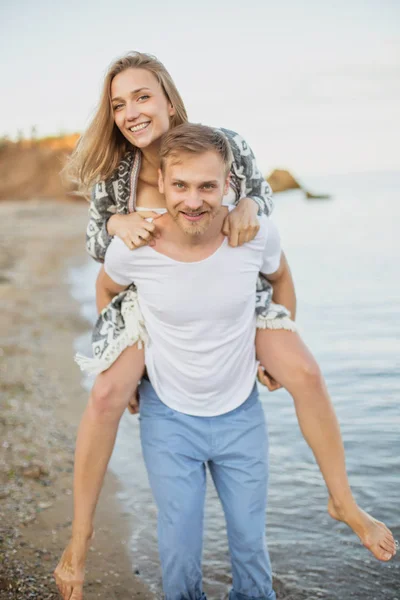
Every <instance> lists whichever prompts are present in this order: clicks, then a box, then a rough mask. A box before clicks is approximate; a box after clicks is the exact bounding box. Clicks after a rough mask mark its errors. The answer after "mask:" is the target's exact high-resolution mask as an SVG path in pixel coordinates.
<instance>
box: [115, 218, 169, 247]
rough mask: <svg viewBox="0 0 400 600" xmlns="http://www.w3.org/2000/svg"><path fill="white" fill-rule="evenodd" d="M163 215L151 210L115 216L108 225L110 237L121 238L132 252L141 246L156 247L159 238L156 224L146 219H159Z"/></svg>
mask: <svg viewBox="0 0 400 600" xmlns="http://www.w3.org/2000/svg"><path fill="white" fill-rule="evenodd" d="M161 216H162V215H160V214H158V213H155V212H152V211H151V210H149V211H148V212H147V211H140V212H136V211H135V212H133V213H130V214H129V215H113V216H112V217H110V219H109V220H108V223H107V231H108V233H109V234H110V235H116V236H117V237H119V238H120V239H121V240H122V241H123V242H124V244H126V246H128V248H129V249H130V250H135V248H140V246H146V245H147V244H148V245H149V246H153V245H154V240H155V238H157V237H158V234H157V228H156V226H155V225H154V223H150V222H149V221H146V220H145V219H148V218H151V219H153V220H155V219H158V218H159V217H161Z"/></svg>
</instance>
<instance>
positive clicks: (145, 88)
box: [111, 87, 151, 102]
mask: <svg viewBox="0 0 400 600" xmlns="http://www.w3.org/2000/svg"><path fill="white" fill-rule="evenodd" d="M143 90H148V91H149V92H150V91H151V90H150V88H147V87H141V88H138V89H137V90H132V91H131V92H130V95H131V96H134V95H135V94H138V93H139V92H143ZM116 100H123V98H120V97H119V96H116V97H115V98H111V101H112V102H115V101H116Z"/></svg>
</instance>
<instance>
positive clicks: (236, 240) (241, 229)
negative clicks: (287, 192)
mask: <svg viewBox="0 0 400 600" xmlns="http://www.w3.org/2000/svg"><path fill="white" fill-rule="evenodd" d="M257 213H258V205H257V203H256V202H255V201H254V200H252V199H251V198H242V199H241V200H240V201H239V204H238V205H237V207H236V208H234V209H233V210H232V211H231V212H230V213H229V214H228V216H227V217H226V219H225V221H224V225H223V227H222V233H223V234H224V235H227V236H228V237H229V245H230V246H233V247H235V248H236V246H242V245H243V244H245V243H246V242H251V240H254V238H255V237H256V235H257V233H258V230H259V229H260V223H259V220H258V218H257Z"/></svg>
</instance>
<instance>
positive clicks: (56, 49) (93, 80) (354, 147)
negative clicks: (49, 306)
mask: <svg viewBox="0 0 400 600" xmlns="http://www.w3.org/2000/svg"><path fill="white" fill-rule="evenodd" d="M130 50H140V51H143V52H149V53H151V54H155V55H156V56H157V57H158V58H159V59H160V60H161V61H162V62H163V63H164V64H165V66H166V67H167V69H168V70H169V71H170V73H171V75H172V77H173V79H174V81H175V83H176V84H177V86H178V89H179V90H180V92H181V95H182V97H183V99H184V101H185V104H186V107H187V110H188V114H189V118H190V120H191V121H193V122H197V123H199V122H201V123H204V124H206V125H213V126H221V127H226V128H228V129H232V130H234V131H237V132H239V133H240V134H241V135H242V136H243V137H244V138H245V139H246V140H247V141H248V143H249V144H250V145H251V147H252V148H253V151H254V152H255V154H256V157H257V162H258V165H259V167H260V169H261V170H262V172H263V173H265V174H267V173H268V172H269V171H270V170H271V169H272V168H276V167H282V168H289V169H290V170H291V171H292V172H294V173H295V174H297V175H299V176H300V175H303V174H304V175H306V174H310V175H311V174H328V173H345V172H355V171H357V172H359V171H381V170H400V152H399V150H398V146H399V140H400V108H399V107H400V1H399V0H336V1H335V2H327V0H303V1H302V2H300V1H299V0H275V1H271V0H241V1H239V0H230V1H228V0H201V2H192V1H191V0H169V1H167V0H153V1H151V0H146V1H144V0H141V1H136V0H130V1H128V0H113V1H112V2H105V1H103V0H96V1H94V0H86V1H85V2H82V1H81V0H79V1H78V0H68V2H66V1H64V2H61V1H59V0H35V2H32V1H31V0H28V1H25V0H12V1H11V0H0V53H1V57H2V60H1V66H0V76H1V82H2V93H1V94H0V136H2V135H8V136H10V137H15V136H17V135H19V134H20V133H22V134H23V135H24V136H26V137H29V135H30V132H31V130H32V127H33V126H35V127H36V128H37V131H38V135H39V136H44V135H50V134H58V133H59V132H74V131H82V130H83V129H84V128H85V126H86V125H87V124H88V122H89V119H90V116H91V115H92V114H93V111H94V109H95V107H96V103H97V101H98V98H99V92H100V87H101V83H102V79H103V77H104V73H105V71H106V69H107V66H108V65H109V64H110V63H111V62H112V61H113V60H114V59H115V58H117V57H119V56H121V55H123V54H124V53H125V52H128V51H130Z"/></svg>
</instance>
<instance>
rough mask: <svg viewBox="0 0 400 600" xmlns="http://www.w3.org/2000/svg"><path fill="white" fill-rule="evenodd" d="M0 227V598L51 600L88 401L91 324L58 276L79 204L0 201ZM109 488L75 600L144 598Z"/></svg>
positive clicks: (79, 243) (73, 244)
mask: <svg viewBox="0 0 400 600" xmlns="http://www.w3.org/2000/svg"><path fill="white" fill-rule="evenodd" d="M0 217H1V219H0V299H1V304H2V311H1V314H0V326H1V331H2V337H1V346H0V373H1V375H0V396H1V406H2V415H1V421H0V431H1V439H2V444H1V446H0V485H1V491H0V521H1V523H2V525H1V526H0V597H1V598H2V599H4V600H11V599H12V600H17V599H18V600H22V599H23V600H26V598H27V597H29V598H40V600H53V599H54V600H55V599H56V598H59V597H60V596H59V595H58V591H57V588H56V585H55V583H54V580H53V575H52V573H53V570H54V568H55V566H56V564H57V562H58V560H59V558H60V556H61V553H62V551H63V550H64V548H65V545H66V543H67V541H68V539H69V535H70V531H71V519H72V491H71V490H72V474H73V453H74V445H75V437H76V431H77V426H78V424H79V421H80V417H81V414H82V412H83V408H84V406H85V403H86V402H87V392H86V391H85V390H84V388H83V386H82V378H81V373H80V371H79V369H78V367H77V365H76V364H75V363H74V361H73V354H74V348H73V344H74V341H75V339H76V337H78V336H79V335H80V334H82V333H85V332H87V330H88V328H89V325H88V323H87V321H86V320H85V319H84V318H83V317H80V311H79V304H78V302H77V301H76V300H74V299H73V298H72V296H71V293H70V284H69V281H68V277H67V276H66V272H67V269H68V268H70V267H72V266H79V265H81V264H82V263H83V262H84V261H85V260H86V254H85V247H84V233H83V232H84V231H85V227H86V221H87V205H86V204H84V203H60V202H57V203H55V202H53V201H40V202H38V201H29V202H16V201H10V202H1V203H0ZM118 489H119V484H118V482H117V479H116V477H115V476H114V475H113V474H112V473H111V472H110V471H108V472H107V474H106V478H105V483H104V486H103V490H102V492H101V496H100V501H99V505H98V509H97V511H96V519H95V531H96V536H95V539H94V540H93V541H92V545H91V547H90V551H89V555H88V562H87V574H86V580H85V587H84V598H85V600H94V599H96V600H97V599H98V598H110V599H113V598H118V600H128V599H131V598H132V597H135V598H138V599H141V600H150V599H151V598H152V595H150V593H149V592H148V591H147V590H146V587H145V585H144V584H143V583H142V582H141V581H139V580H138V578H137V577H135V576H134V574H133V571H134V566H133V567H132V565H131V561H130V557H129V555H128V551H127V543H128V540H129V531H127V527H126V520H124V515H123V513H122V507H121V506H120V504H119V502H118V499H117V497H116V494H117V491H118ZM110 541H111V543H110Z"/></svg>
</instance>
